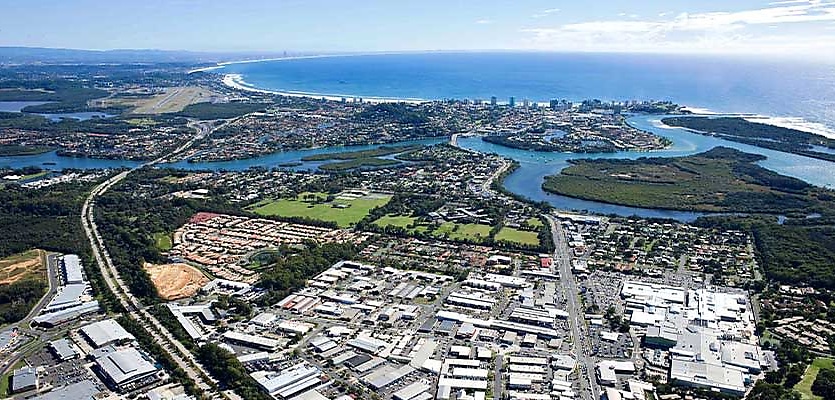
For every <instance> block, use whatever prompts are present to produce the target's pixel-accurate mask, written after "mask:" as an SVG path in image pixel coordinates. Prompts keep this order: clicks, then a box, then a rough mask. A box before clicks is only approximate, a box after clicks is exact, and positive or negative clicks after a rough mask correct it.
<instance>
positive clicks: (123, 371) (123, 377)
mask: <svg viewBox="0 0 835 400" xmlns="http://www.w3.org/2000/svg"><path fill="white" fill-rule="evenodd" d="M96 363H97V364H98V365H99V368H101V370H102V372H104V373H105V375H107V377H108V378H110V379H111V380H112V381H113V382H114V383H116V384H117V385H122V384H124V383H127V382H130V381H132V380H134V379H137V378H140V377H143V376H147V375H149V374H152V373H154V372H156V370H157V369H156V367H154V364H152V363H151V362H150V361H148V360H147V359H146V358H145V357H143V356H142V353H140V352H139V350H137V349H136V348H133V347H128V348H126V349H121V350H117V351H114V352H112V353H109V354H107V355H105V356H103V357H101V358H99V359H97V360H96Z"/></svg>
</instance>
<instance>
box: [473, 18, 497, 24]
mask: <svg viewBox="0 0 835 400" xmlns="http://www.w3.org/2000/svg"><path fill="white" fill-rule="evenodd" d="M475 23H477V24H479V25H488V24H492V23H493V20H492V19H487V18H483V19H480V20H477V21H476V22H475Z"/></svg>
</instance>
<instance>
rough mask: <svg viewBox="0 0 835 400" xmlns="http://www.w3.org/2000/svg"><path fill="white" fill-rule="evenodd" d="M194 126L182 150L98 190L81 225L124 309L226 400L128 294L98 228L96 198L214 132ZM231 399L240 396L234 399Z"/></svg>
mask: <svg viewBox="0 0 835 400" xmlns="http://www.w3.org/2000/svg"><path fill="white" fill-rule="evenodd" d="M191 126H192V127H195V128H196V129H197V131H198V133H197V134H196V135H195V136H194V137H192V138H191V139H189V140H188V141H187V142H186V143H185V144H183V145H182V146H180V147H178V148H177V149H175V150H173V151H171V152H169V153H168V154H166V155H164V156H162V157H160V158H158V159H156V160H153V161H150V162H148V163H145V164H143V165H141V166H139V167H136V168H134V169H131V170H128V171H123V172H120V173H119V174H117V175H115V176H113V177H111V178H110V179H108V180H106V181H104V182H103V183H101V184H99V185H98V186H96V187H95V188H94V189H93V191H92V192H90V195H89V196H87V199H86V200H85V201H84V205H83V206H82V209H81V223H82V225H83V226H84V232H85V234H86V235H87V240H89V241H90V247H91V248H92V250H93V256H94V257H95V260H96V264H97V265H98V267H99V270H100V271H101V274H102V277H103V278H104V281H105V283H106V284H107V287H108V289H109V290H110V291H111V292H112V293H113V294H114V295H115V296H116V298H117V299H118V300H119V303H120V304H121V305H122V307H123V308H124V309H125V310H127V312H128V314H130V315H131V316H132V317H133V318H134V319H135V320H136V321H138V322H139V323H141V324H143V326H144V327H145V330H146V331H147V332H148V333H149V334H150V335H151V336H152V337H153V338H154V340H155V341H156V342H157V343H159V344H160V346H162V348H163V349H164V350H165V352H166V353H168V355H169V356H170V357H171V359H172V360H174V362H175V363H176V364H177V366H178V367H180V368H182V370H183V371H185V373H186V374H187V375H188V377H189V378H190V379H191V380H192V381H194V383H195V384H196V385H197V386H198V387H199V388H200V389H201V390H202V391H203V392H205V393H206V394H208V395H209V397H211V398H213V399H218V398H223V397H224V395H223V394H222V393H220V392H219V391H218V390H217V389H216V385H215V384H216V383H217V382H216V381H214V380H213V379H212V378H210V376H209V374H208V373H207V372H206V371H205V369H204V368H203V367H202V366H201V365H200V364H199V363H198V362H197V360H196V359H195V357H194V355H193V354H191V352H189V351H188V349H186V348H185V346H183V345H182V343H180V342H179V341H178V340H177V339H175V338H174V336H173V335H172V334H171V332H169V331H168V329H166V328H165V327H164V326H163V325H162V324H161V323H160V322H159V321H158V320H157V319H156V318H155V317H154V316H153V315H152V314H151V313H149V312H148V311H146V310H145V309H144V308H142V305H141V303H140V302H139V300H138V299H137V298H136V297H134V296H133V294H131V293H130V290H128V287H127V285H126V284H125V282H124V281H123V280H122V278H121V276H120V275H119V271H118V269H117V268H116V266H115V265H114V264H113V261H112V260H111V258H110V254H109V253H108V251H107V247H106V246H105V243H104V240H102V237H101V234H99V230H98V227H97V226H96V221H95V215H94V210H95V205H96V198H97V197H99V196H101V195H102V194H104V193H105V192H107V190H108V189H110V188H111V187H113V186H114V185H116V184H118V183H119V182H121V181H122V180H123V179H125V177H127V176H128V175H129V174H130V173H132V172H134V171H136V170H137V169H141V168H143V167H146V166H151V165H154V164H157V163H159V162H162V161H164V160H166V159H168V158H170V157H172V156H175V155H177V154H179V153H181V152H183V151H185V150H186V149H188V148H189V147H191V146H192V145H193V144H194V143H195V142H196V141H198V140H201V139H203V138H205V137H206V135H208V134H209V132H210V131H211V126H210V123H208V122H204V123H195V124H192V125H191ZM230 397H237V396H234V395H232V396H230Z"/></svg>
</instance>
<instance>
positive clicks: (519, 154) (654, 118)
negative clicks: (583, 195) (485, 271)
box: [0, 115, 835, 222]
mask: <svg viewBox="0 0 835 400" xmlns="http://www.w3.org/2000/svg"><path fill="white" fill-rule="evenodd" d="M664 117H665V116H663V115H636V116H632V117H630V118H629V119H628V122H629V124H630V125H632V126H633V127H635V128H638V129H643V130H646V131H649V132H652V133H655V134H657V135H661V136H664V137H667V138H669V139H670V140H672V142H673V144H672V145H671V146H670V147H669V148H667V149H664V150H658V151H652V152H617V153H586V154H575V153H543V152H535V151H527V150H519V149H512V148H508V147H504V146H500V145H496V144H491V143H487V142H485V141H483V140H481V137H458V139H457V143H458V146H460V147H461V148H464V149H468V150H474V151H479V152H483V153H496V154H499V155H501V156H503V157H506V158H511V159H513V160H516V161H518V162H519V168H518V169H517V170H516V171H514V172H513V173H512V174H510V175H509V176H508V177H507V178H505V180H504V186H505V188H506V189H507V190H509V191H511V192H513V193H514V194H516V195H519V196H522V197H525V198H527V199H529V200H532V201H537V202H539V201H544V202H547V203H548V204H550V205H552V206H554V207H556V208H558V209H561V210H576V211H580V212H589V213H595V214H604V215H609V214H615V215H620V216H627V217H629V216H637V217H641V218H666V219H674V220H678V221H683V222H689V221H693V220H695V219H696V218H698V217H700V216H704V215H708V214H706V213H701V212H689V211H676V210H661V209H649V208H638V207H628V206H620V205H615V204H607V203H601V202H596V201H590V200H581V199H576V198H572V197H567V196H561V195H556V194H551V193H547V192H545V191H544V190H542V182H543V181H544V179H545V176H547V175H553V174H557V173H559V172H560V171H561V170H562V169H563V168H565V167H567V166H568V162H569V160H573V159H580V158H629V159H636V158H640V157H680V156H687V155H691V154H696V153H701V152H704V151H707V150H710V149H712V148H714V147H716V146H725V147H730V148H734V149H737V150H740V151H744V152H746V153H754V154H761V155H764V156H766V157H767V159H766V160H764V161H761V162H759V164H760V165H761V166H762V167H765V168H768V169H770V170H772V171H775V172H778V173H780V174H783V175H788V176H792V177H795V178H799V179H802V180H804V181H806V182H809V183H811V184H813V185H817V186H822V187H828V188H835V168H833V167H834V166H835V163H831V162H828V161H823V160H816V159H812V158H808V157H803V156H798V155H795V154H789V153H783V152H778V151H774V150H768V149H763V148H759V147H755V146H750V145H745V144H741V143H736V142H730V141H727V140H722V139H718V138H715V137H712V136H704V135H699V134H697V133H693V132H690V131H688V130H686V129H682V128H672V127H667V126H664V125H663V124H661V123H660V121H661V119H662V118H664ZM446 141H447V139H444V138H436V139H426V140H416V141H406V142H400V143H389V144H386V145H388V146H392V145H401V144H411V143H420V144H427V145H431V144H437V143H442V142H446ZM379 146H382V145H366V146H350V147H329V148H319V149H309V150H298V151H288V152H280V153H273V154H270V155H266V156H261V157H256V158H252V159H246V160H235V161H221V162H195V163H189V162H186V161H180V162H176V163H173V164H161V165H160V167H162V168H178V169H184V170H209V171H242V170H247V169H250V168H256V167H257V168H281V167H284V168H289V169H294V170H312V169H315V168H316V167H317V166H318V165H316V163H310V162H304V163H301V164H300V165H295V164H296V163H298V162H300V160H301V158H302V157H304V156H306V155H311V154H316V153H327V152H341V151H350V150H363V149H371V148H376V147H379ZM140 164H141V163H140V162H136V161H125V160H102V159H86V158H72V157H61V156H58V155H57V154H55V152H51V153H44V154H39V155H33V156H12V157H0V166H10V167H12V168H23V167H28V166H39V167H43V168H46V169H51V170H61V169H64V168H77V169H99V168H120V167H135V166H138V165H140ZM282 164H284V166H282ZM319 164H321V162H319Z"/></svg>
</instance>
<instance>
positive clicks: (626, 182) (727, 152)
mask: <svg viewBox="0 0 835 400" xmlns="http://www.w3.org/2000/svg"><path fill="white" fill-rule="evenodd" d="M763 159H764V157H763V156H760V155H754V154H748V153H743V152H741V151H738V150H734V149H730V148H726V147H716V148H714V149H712V150H710V151H707V152H704V153H700V154H695V155H691V156H686V157H676V158H639V159H637V160H588V159H585V160H574V161H571V164H572V165H570V166H569V167H568V168H566V169H564V170H563V171H562V172H561V173H560V174H558V175H554V176H548V177H546V178H545V182H544V183H543V185H542V188H543V190H545V191H547V192H550V193H556V194H560V195H564V196H570V197H576V198H581V199H586V200H595V201H601V202H605V203H611V204H620V205H627V206H633V207H645V208H658V209H671V210H686V211H707V212H741V213H782V214H791V213H807V214H808V213H810V212H821V213H829V211H828V210H829V209H830V208H831V206H832V204H831V201H832V195H831V192H830V191H828V190H826V189H821V188H816V187H814V186H812V185H809V184H807V183H805V182H803V181H801V180H799V179H795V178H791V177H787V176H783V175H780V174H777V173H775V172H772V171H769V170H767V169H765V168H762V167H760V166H759V165H757V164H756V162H757V161H760V160H763ZM810 210H814V211H810Z"/></svg>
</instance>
